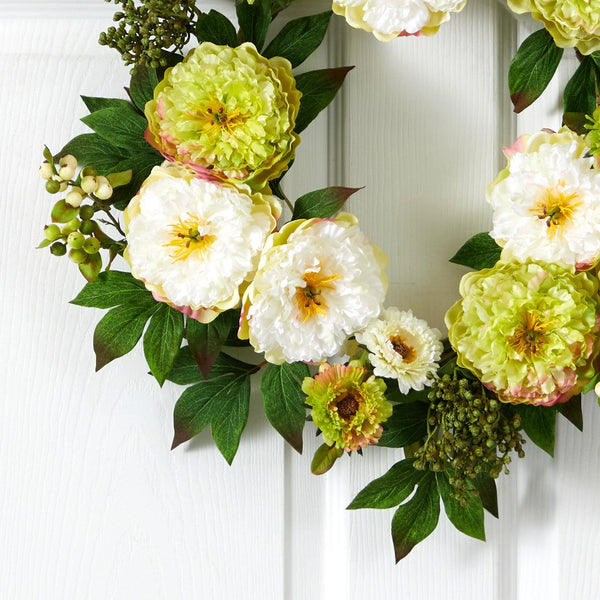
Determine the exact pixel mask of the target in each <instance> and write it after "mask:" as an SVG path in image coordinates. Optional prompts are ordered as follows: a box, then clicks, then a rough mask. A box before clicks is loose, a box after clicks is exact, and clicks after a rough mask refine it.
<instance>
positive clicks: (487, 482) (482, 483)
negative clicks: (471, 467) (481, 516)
mask: <svg viewBox="0 0 600 600" xmlns="http://www.w3.org/2000/svg"><path fill="white" fill-rule="evenodd" d="M473 485H474V486H475V489H476V490H477V491H478V492H479V498H480V500H481V504H482V505H483V508H485V510H487V511H488V512H489V513H490V514H491V515H493V516H494V517H496V519H497V518H498V491H497V490H496V480H495V479H494V478H493V477H490V475H488V474H487V473H479V474H478V475H477V476H476V477H475V479H474V480H473Z"/></svg>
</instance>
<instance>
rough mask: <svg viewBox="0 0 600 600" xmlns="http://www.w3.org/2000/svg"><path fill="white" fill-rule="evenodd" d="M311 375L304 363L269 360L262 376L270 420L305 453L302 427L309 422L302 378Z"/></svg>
mask: <svg viewBox="0 0 600 600" xmlns="http://www.w3.org/2000/svg"><path fill="white" fill-rule="evenodd" d="M309 375H310V373H309V370H308V367H307V366H306V365H305V364H304V363H292V364H288V363H283V364H281V365H273V364H269V365H267V368H266V369H265V371H264V373H263V375H262V378H261V380H260V391H261V392H262V395H263V398H264V406H265V414H266V415H267V419H269V423H271V425H273V427H274V428H275V429H276V430H277V431H278V432H279V433H280V435H281V436H282V437H283V439H284V440H285V441H286V442H288V443H289V444H290V446H292V448H294V450H296V451H297V452H298V453H299V454H302V430H303V429H304V423H305V422H306V408H305V406H304V401H305V398H306V397H305V395H304V394H303V393H302V381H303V379H304V378H305V377H308V376H309Z"/></svg>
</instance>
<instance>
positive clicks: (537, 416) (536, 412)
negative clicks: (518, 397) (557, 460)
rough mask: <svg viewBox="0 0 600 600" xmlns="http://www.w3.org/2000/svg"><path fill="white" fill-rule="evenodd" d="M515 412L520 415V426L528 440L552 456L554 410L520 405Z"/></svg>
mask: <svg viewBox="0 0 600 600" xmlns="http://www.w3.org/2000/svg"><path fill="white" fill-rule="evenodd" d="M515 410H516V412H517V413H518V414H519V415H521V425H522V427H523V429H524V431H525V433H526V434H527V436H528V437H529V439H530V440H531V441H532V442H533V443H534V444H535V445H536V446H539V447H540V448H541V449H542V450H544V451H545V452H547V453H548V454H549V455H550V456H554V432H555V429H556V408H555V407H554V406H532V405H525V404H520V405H519V406H517V407H515Z"/></svg>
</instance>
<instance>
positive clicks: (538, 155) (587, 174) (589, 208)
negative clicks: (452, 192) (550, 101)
mask: <svg viewBox="0 0 600 600" xmlns="http://www.w3.org/2000/svg"><path fill="white" fill-rule="evenodd" d="M587 151H588V148H587V147H586V145H585V142H584V138H583V137H582V136H578V135H577V134H575V133H572V132H570V131H568V130H566V129H562V130H561V131H560V132H559V133H556V134H555V133H549V132H546V131H541V132H539V133H537V134H535V135H533V136H524V137H523V138H520V139H519V140H517V143H516V144H515V146H514V147H512V148H511V149H509V154H510V158H509V163H508V166H507V167H506V169H504V170H503V171H502V172H501V173H500V176H499V177H498V178H497V179H496V181H494V182H493V183H492V184H491V185H490V186H489V188H488V200H489V202H490V203H491V205H492V207H493V208H494V216H493V223H494V226H493V229H492V231H491V232H490V235H491V236H492V237H493V238H494V239H495V240H496V241H497V242H498V244H499V245H500V246H503V247H504V253H503V258H504V259H516V260H520V261H525V260H527V259H530V258H531V259H534V260H542V261H545V262H562V263H565V264H568V265H573V266H576V267H577V268H580V269H581V268H588V267H590V266H591V265H593V264H594V263H595V262H596V261H597V260H598V258H599V257H600V200H599V199H600V173H599V172H598V171H597V170H595V169H592V168H591V167H592V166H593V164H594V159H593V158H592V157H589V156H587Z"/></svg>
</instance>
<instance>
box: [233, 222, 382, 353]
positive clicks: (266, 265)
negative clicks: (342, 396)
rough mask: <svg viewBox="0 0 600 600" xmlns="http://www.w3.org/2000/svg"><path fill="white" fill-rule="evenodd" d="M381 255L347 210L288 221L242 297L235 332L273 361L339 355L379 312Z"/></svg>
mask: <svg viewBox="0 0 600 600" xmlns="http://www.w3.org/2000/svg"><path fill="white" fill-rule="evenodd" d="M386 262H387V257H385V255H384V254H383V253H382V252H381V251H380V250H379V249H378V248H375V247H374V246H372V245H371V244H370V243H369V242H368V240H367V239H366V237H365V236H364V234H363V233H362V232H361V231H360V229H359V228H358V221H357V219H356V217H354V216H353V215H350V214H348V213H341V214H340V215H338V217H337V218H336V219H309V220H298V221H292V222H291V223H288V224H287V225H286V226H285V227H284V228H283V229H282V230H281V232H280V233H275V234H273V235H272V236H271V238H270V239H269V241H268V242H267V246H266V249H265V251H264V252H263V256H262V258H261V261H260V265H259V267H258V271H257V273H256V276H255V278H254V281H253V282H252V284H251V285H250V287H249V288H248V290H247V292H246V294H245V296H244V309H243V314H242V316H243V321H242V327H241V331H240V337H249V339H250V343H251V344H252V346H253V347H254V349H255V350H256V351H257V352H264V353H265V358H266V359H267V360H268V361H269V362H272V363H275V364H280V363H282V362H284V361H286V362H295V361H306V362H321V361H323V360H325V359H327V358H328V357H330V356H333V355H334V354H337V353H338V352H340V351H341V350H342V348H343V346H344V343H345V341H346V338H347V336H349V335H352V334H353V333H355V332H356V331H358V330H360V329H363V328H364V327H365V326H366V324H367V323H368V322H369V321H370V320H371V319H373V318H374V317H376V316H377V315H378V314H379V312H380V310H381V305H382V303H383V300H384V296H385V291H386V287H387V279H386V277H385V274H384V273H383V268H384V266H385V263H386Z"/></svg>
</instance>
